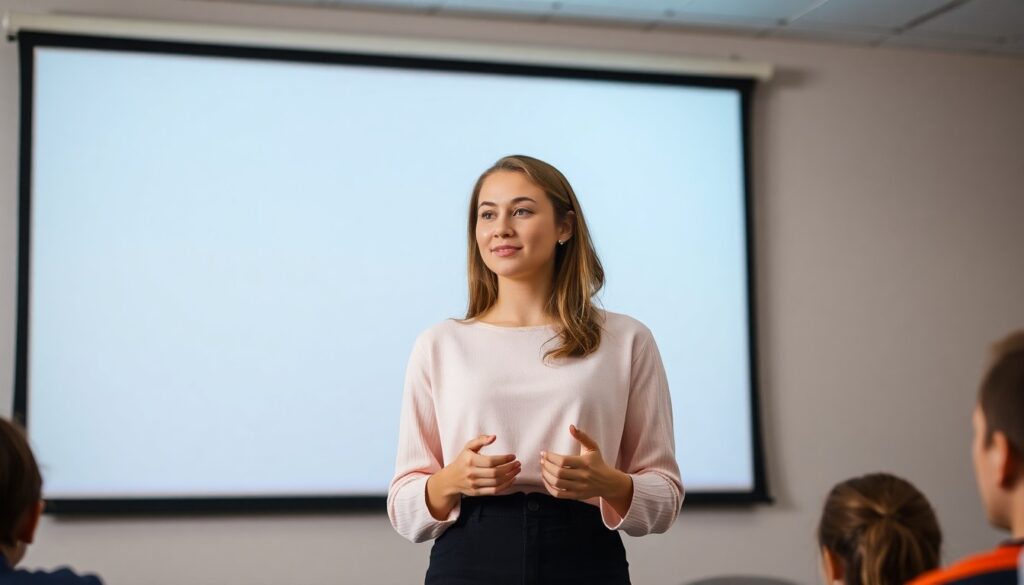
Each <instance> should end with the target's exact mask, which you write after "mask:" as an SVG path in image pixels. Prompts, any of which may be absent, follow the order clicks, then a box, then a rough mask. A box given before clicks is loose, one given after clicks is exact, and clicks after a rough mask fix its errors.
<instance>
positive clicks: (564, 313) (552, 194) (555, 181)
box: [466, 155, 604, 360]
mask: <svg viewBox="0 0 1024 585" xmlns="http://www.w3.org/2000/svg"><path fill="white" fill-rule="evenodd" d="M498 171H512V172H517V173H523V174H524V175H526V176H527V177H528V178H529V179H530V180H531V181H533V183H534V184H536V185H537V186H538V187H540V188H541V189H543V190H544V193H546V194H547V196H548V200H549V201H551V204H552V205H553V206H554V208H555V221H556V222H562V221H564V220H565V219H566V217H568V216H569V212H570V211H571V212H572V218H573V219H572V222H573V232H572V237H571V238H569V240H568V241H567V242H566V243H565V244H564V245H560V246H557V247H556V248H555V269H554V274H553V275H552V277H553V279H554V280H553V286H552V289H551V297H550V298H549V299H548V302H547V306H546V307H545V310H546V311H547V313H548V314H549V315H551V316H553V317H555V318H556V319H557V320H558V325H559V327H558V329H559V337H561V341H562V343H561V345H560V346H558V347H556V348H555V349H552V350H550V351H548V352H546V353H545V354H544V359H545V360H547V359H558V358H564V357H583V356H586V355H588V354H591V353H593V352H594V351H596V350H597V348H598V346H599V345H600V344H601V318H600V316H599V315H600V314H599V312H598V310H597V307H596V306H595V305H594V302H593V297H594V295H596V294H597V292H598V291H599V290H601V287H603V286H604V268H603V267H602V266H601V261H600V260H599V259H598V257H597V252H596V251H595V250H594V246H593V243H592V241H591V239H590V232H589V230H587V222H586V221H585V220H584V219H583V210H582V209H581V208H580V204H579V201H577V200H576V193H575V192H574V191H573V190H572V186H571V185H569V181H568V180H567V179H566V178H565V175H563V174H562V173H561V172H560V171H559V170H558V169H556V168H555V167H553V166H551V165H550V164H548V163H546V162H544V161H542V160H538V159H536V158H533V157H529V156H524V155H513V156H506V157H503V158H501V159H499V160H498V162H496V163H494V165H492V166H491V168H489V169H487V170H486V171H484V172H483V174H481V175H480V178H479V179H477V181H476V185H475V186H474V187H473V196H472V198H471V199H470V201H469V230H468V235H469V241H468V263H467V264H468V268H469V270H468V271H469V275H468V277H469V306H468V308H467V309H466V319H472V318H474V317H477V316H479V315H481V314H483V313H485V312H486V311H487V310H488V309H490V308H491V307H492V306H494V303H495V302H497V300H498V275H496V274H495V273H494V272H492V271H491V269H490V268H488V267H487V265H486V264H484V259H483V257H482V256H481V255H480V249H479V246H478V245H477V242H476V223H477V202H478V200H479V198H480V188H481V187H482V186H483V184H484V180H485V179H487V177H489V176H490V175H491V174H493V173H495V172H498Z"/></svg>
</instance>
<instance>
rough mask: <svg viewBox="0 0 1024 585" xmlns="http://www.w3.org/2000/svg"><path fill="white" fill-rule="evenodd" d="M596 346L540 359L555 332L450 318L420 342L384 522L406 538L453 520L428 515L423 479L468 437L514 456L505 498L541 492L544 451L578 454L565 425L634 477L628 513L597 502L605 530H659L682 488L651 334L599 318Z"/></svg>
mask: <svg viewBox="0 0 1024 585" xmlns="http://www.w3.org/2000/svg"><path fill="white" fill-rule="evenodd" d="M602 313H603V314H604V315H605V316H606V319H605V323H604V331H603V332H602V335H601V345H600V347H599V348H598V350H597V351H596V352H594V353H592V354H590V355H589V356H587V357H585V358H582V359H581V358H572V359H569V360H566V361H563V362H561V363H557V362H555V365H552V364H551V363H549V364H547V365H546V364H544V363H543V362H542V361H541V358H542V357H543V355H544V351H546V350H548V349H551V348H553V347H556V346H557V344H558V339H557V338H555V339H554V340H551V341H549V339H551V338H552V336H554V335H555V329H554V328H552V327H550V326H537V327H499V326H496V325H490V324H487V323H482V322H479V321H470V322H466V323H461V322H459V321H456V320H451V319H449V320H446V321H443V322H441V323H438V324H437V325H434V326H433V327H431V328H429V329H427V330H426V331H424V332H423V333H422V334H420V336H419V337H418V338H417V339H416V343H415V346H414V347H413V350H412V355H411V356H410V358H409V365H408V368H407V370H406V375H405V390H404V395H403V400H402V414H401V426H400V428H399V434H398V457H397V461H396V463H395V477H394V479H393V480H392V481H391V486H390V488H389V490H388V516H389V517H390V518H391V523H392V525H394V527H395V530H397V531H398V533H399V534H401V535H402V536H404V537H405V538H407V539H409V540H411V541H413V542H423V541H425V540H429V539H432V538H437V537H438V536H440V535H441V533H443V532H444V531H445V530H446V529H447V528H448V526H450V525H451V524H452V523H454V522H455V520H456V519H458V517H459V512H460V505H456V506H455V508H454V509H453V510H452V511H451V513H450V514H449V515H448V518H446V519H445V520H436V519H435V518H434V517H433V516H432V515H431V514H430V511H429V510H428V509H427V503H426V484H427V478H428V477H430V475H431V474H433V473H434V472H435V471H438V470H439V469H441V468H442V467H443V466H444V465H446V464H447V463H448V462H449V461H451V460H452V459H453V458H455V457H456V456H457V455H458V454H459V453H460V452H461V451H462V449H463V448H464V447H465V444H466V442H468V441H469V440H470V439H473V438H475V437H477V436H479V435H497V439H496V440H495V441H494V443H492V444H491V445H488V446H486V447H484V448H483V449H482V450H481V453H482V454H484V455H504V454H509V453H513V454H515V455H516V456H517V458H518V460H519V461H520V462H522V465H523V468H522V472H520V474H519V476H518V477H517V478H516V481H515V483H514V484H513V485H512V487H511V488H509V489H508V490H507V491H505V492H503V493H506V494H507V493H514V492H526V493H529V492H541V493H547V490H546V489H545V488H544V482H543V481H542V479H541V473H540V452H541V451H542V450H544V451H549V452H552V453H559V454H563V455H578V454H579V449H580V445H579V443H578V442H577V441H576V440H575V439H574V438H573V437H572V435H570V434H569V425H570V424H575V425H576V426H577V427H578V428H580V429H581V430H583V431H584V432H586V433H587V434H588V435H590V436H591V437H593V438H594V440H596V441H597V442H598V444H599V445H600V450H601V455H602V457H603V458H604V460H605V462H607V463H608V464H609V465H614V466H615V467H616V468H617V469H620V470H622V471H624V472H626V473H628V474H630V476H631V477H632V479H633V500H632V502H631V503H630V506H629V510H628V512H627V513H626V515H625V516H624V517H620V516H619V514H618V513H616V512H615V510H614V509H613V508H612V507H611V506H610V505H608V504H607V503H606V502H605V501H604V500H603V499H602V498H593V499H591V500H586V502H587V503H589V504H592V505H594V506H598V507H599V508H600V510H601V516H602V518H603V520H604V524H605V526H607V527H608V529H610V530H622V531H624V532H626V534H629V535H631V536H642V535H644V534H648V533H651V532H665V531H666V530H668V528H669V526H671V525H672V523H673V522H674V521H675V518H676V515H677V514H678V512H679V508H680V505H681V504H682V499H683V486H682V482H681V481H680V478H679V467H678V465H677V464H676V459H675V441H674V435H673V431H672V405H671V400H670V398H669V390H668V381H667V379H666V377H665V368H664V366H663V365H662V362H661V355H660V354H659V353H658V347H657V345H656V344H655V342H654V337H653V336H652V335H651V331H650V330H649V329H648V328H647V327H646V326H644V324H643V323H640V322H639V321H637V320H636V319H633V318H631V317H628V316H626V315H622V314H619V313H612V312H602Z"/></svg>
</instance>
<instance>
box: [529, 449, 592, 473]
mask: <svg viewBox="0 0 1024 585" xmlns="http://www.w3.org/2000/svg"><path fill="white" fill-rule="evenodd" d="M540 456H541V458H542V459H547V460H548V461H550V462H552V463H554V464H555V465H557V466H558V467H569V468H573V469H575V468H577V467H587V466H588V465H589V464H588V463H587V460H586V459H584V458H583V457H582V456H580V455H559V454H558V453H552V452H550V451H541V452H540Z"/></svg>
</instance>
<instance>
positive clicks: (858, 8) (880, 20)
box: [795, 0, 949, 29]
mask: <svg viewBox="0 0 1024 585" xmlns="http://www.w3.org/2000/svg"><path fill="white" fill-rule="evenodd" d="M948 3H949V0H828V2H825V3H824V4H820V5H818V6H817V7H816V8H814V9H813V10H811V11H810V12H808V13H806V14H804V15H803V16H801V17H800V18H799V19H797V20H796V21H795V22H797V23H800V24H831V25H842V26H844V27H857V26H866V27H876V28H887V29H897V28H901V27H902V26H904V25H905V24H907V23H909V22H911V21H912V20H914V19H915V18H917V17H919V16H922V15H924V14H927V13H929V12H931V11H933V10H937V9H938V8H940V7H942V5H944V4H948Z"/></svg>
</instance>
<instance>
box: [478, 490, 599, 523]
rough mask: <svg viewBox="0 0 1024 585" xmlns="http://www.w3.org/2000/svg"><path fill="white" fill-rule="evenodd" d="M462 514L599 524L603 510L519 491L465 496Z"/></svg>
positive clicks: (589, 505) (537, 493)
mask: <svg viewBox="0 0 1024 585" xmlns="http://www.w3.org/2000/svg"><path fill="white" fill-rule="evenodd" d="M459 515H460V516H461V515H468V516H472V517H476V518H481V517H488V516H492V517H493V516H503V517H511V518H522V517H524V516H530V517H536V518H563V519H567V520H569V519H574V518H585V519H597V520H598V521H600V517H601V511H600V510H599V509H598V508H597V506H594V505H593V504H588V503H586V502H582V501H579V500H566V499H559V498H556V497H554V496H552V495H549V494H543V493H539V492H533V493H528V494H527V493H523V492H517V493H514V494H507V495H501V496H463V497H462V510H461V512H460V513H459Z"/></svg>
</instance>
